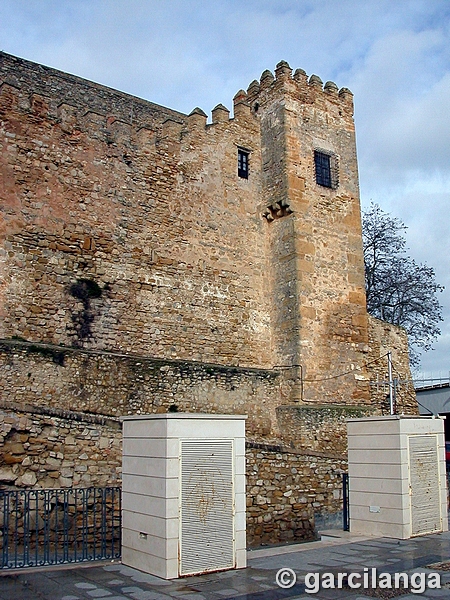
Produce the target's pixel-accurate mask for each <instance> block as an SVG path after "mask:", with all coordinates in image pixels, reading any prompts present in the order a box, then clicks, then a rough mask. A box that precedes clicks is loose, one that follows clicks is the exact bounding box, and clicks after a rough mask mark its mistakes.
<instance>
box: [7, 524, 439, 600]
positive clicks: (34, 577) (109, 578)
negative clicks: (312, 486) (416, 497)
mask: <svg viewBox="0 0 450 600" xmlns="http://www.w3.org/2000/svg"><path fill="white" fill-rule="evenodd" d="M343 535H344V537H339V538H325V539H323V540H322V541H320V542H312V543H307V544H296V545H290V546H282V547H277V548H266V549H261V550H254V551H249V553H248V563H249V566H248V568H247V569H243V570H240V571H225V572H222V573H211V574H207V575H202V576H195V577H188V578H184V579H178V580H175V581H164V580H162V579H158V578H157V577H153V576H151V575H146V574H144V573H141V572H140V571H136V570H134V569H131V568H129V567H125V566H123V565H121V564H120V563H102V564H90V565H87V564H83V565H75V566H71V567H67V566H66V567H64V568H63V567H57V568H48V569H47V568H46V569H44V568H35V569H28V570H27V571H26V572H25V571H21V572H19V570H17V571H15V572H14V573H13V572H7V573H4V572H0V600H92V599H95V598H105V599H107V600H168V599H170V598H177V599H178V600H227V599H228V600H230V599H236V600H278V599H280V600H281V599H282V598H288V599H290V600H295V599H297V598H302V599H306V598H320V599H321V600H325V599H328V600H339V599H341V598H342V599H344V598H345V599H346V598H348V599H350V600H363V599H366V598H367V599H369V598H397V597H400V598H402V600H411V599H412V598H416V599H417V598H427V599H432V598H447V599H450V570H439V571H438V570H436V568H435V567H433V566H432V565H435V564H437V565H438V566H440V567H442V566H443V567H446V568H448V569H450V564H448V563H449V562H450V533H442V534H434V535H429V536H423V537H419V538H414V539H411V540H402V541H398V540H394V539H390V538H361V537H359V538H358V537H355V536H349V535H348V534H347V536H346V537H345V534H343ZM446 562H447V565H445V564H442V563H446ZM281 568H290V569H292V570H293V571H294V572H295V574H296V576H297V583H296V584H295V585H294V586H293V587H291V588H289V589H282V588H280V587H278V586H277V584H276V581H275V577H276V574H277V571H278V570H279V569H281ZM365 568H369V569H371V568H376V569H377V573H378V574H380V573H382V572H387V573H395V572H406V573H408V574H412V573H414V572H421V573H425V574H427V573H432V572H439V573H440V575H441V585H442V588H441V589H428V590H425V591H424V592H423V593H420V594H419V593H411V591H410V592H406V593H405V591H404V590H403V589H402V590H393V591H392V592H390V591H389V593H388V590H372V589H368V590H367V589H359V590H356V589H350V588H348V587H347V588H345V589H320V590H319V591H318V592H317V593H314V594H311V593H306V590H305V576H306V575H307V574H308V573H316V572H317V573H320V574H322V575H323V573H333V574H335V575H336V576H337V574H338V573H342V572H347V573H349V572H359V573H361V574H363V573H364V569H365ZM308 581H309V585H310V589H311V586H312V583H313V582H312V580H311V579H309V580H308ZM354 581H357V580H354ZM361 582H363V579H362V578H361ZM344 583H345V581H344ZM418 583H419V580H417V584H418ZM336 584H337V579H336ZM399 592H401V595H400V594H399Z"/></svg>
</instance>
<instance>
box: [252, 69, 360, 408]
mask: <svg viewBox="0 0 450 600" xmlns="http://www.w3.org/2000/svg"><path fill="white" fill-rule="evenodd" d="M246 102H247V104H248V105H249V106H250V107H251V111H252V113H253V114H254V115H255V116H256V117H257V118H258V120H259V122H260V128H261V162H262V165H261V183H262V205H261V207H260V208H261V214H262V216H263V218H264V220H265V221H266V224H267V251H268V261H269V264H268V269H269V272H270V274H271V290H272V302H271V305H272V309H271V320H272V336H273V337H272V339H273V350H274V355H275V357H276V360H277V361H278V362H279V364H281V365H284V366H287V365H292V367H293V369H292V371H291V372H292V381H293V382H295V385H294V384H293V387H292V393H291V400H296V401H300V402H314V403H328V402H333V403H338V404H341V403H342V404H346V403H353V402H359V403H361V402H362V403H364V402H368V401H369V389H368V381H367V376H366V370H365V366H364V365H365V363H366V361H367V359H366V357H367V351H368V346H367V345H368V324H367V313H366V303H365V292H364V265H363V254H362V241H361V218H360V201H359V186H358V166H357V158H356V142H355V128H354V121H353V95H352V93H351V92H350V90H348V89H346V88H342V89H341V90H338V88H337V86H336V84H335V83H333V82H331V81H328V82H327V83H326V84H325V85H323V83H322V81H321V79H320V78H319V77H318V76H317V75H311V76H310V77H309V78H308V77H307V75H306V73H305V72H304V71H303V70H301V69H297V70H296V71H295V73H294V74H292V69H291V68H290V66H289V65H288V63H286V62H284V61H282V62H280V63H279V64H278V65H277V67H276V70H275V76H273V75H272V73H271V72H270V71H264V73H263V74H262V76H261V79H260V81H259V82H257V81H253V82H252V83H251V84H250V86H249V87H248V90H247V96H246ZM344 373H347V375H343V374H344Z"/></svg>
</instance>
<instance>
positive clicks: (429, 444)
mask: <svg viewBox="0 0 450 600" xmlns="http://www.w3.org/2000/svg"><path fill="white" fill-rule="evenodd" d="M409 478H410V479H409V485H410V491H411V535H422V534H425V533H432V532H434V531H442V515H441V503H440V481H439V461H438V446H437V436H436V435H411V436H409Z"/></svg>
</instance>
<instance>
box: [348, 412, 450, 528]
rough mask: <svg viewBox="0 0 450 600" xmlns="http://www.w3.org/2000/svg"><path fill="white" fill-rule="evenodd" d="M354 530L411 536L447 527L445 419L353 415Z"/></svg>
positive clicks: (350, 455)
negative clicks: (355, 416)
mask: <svg viewBox="0 0 450 600" xmlns="http://www.w3.org/2000/svg"><path fill="white" fill-rule="evenodd" d="M347 423H348V473H349V488H350V493H349V505H350V531H351V532H353V533H364V534H366V535H379V536H387V537H393V538H399V539H407V538H410V537H412V536H416V535H423V534H426V533H432V532H440V531H447V529H448V522H447V487H446V486H447V480H446V470H445V442H444V422H443V420H442V419H441V418H435V417H407V416H399V415H392V416H385V417H367V418H363V419H349V420H348V422H347Z"/></svg>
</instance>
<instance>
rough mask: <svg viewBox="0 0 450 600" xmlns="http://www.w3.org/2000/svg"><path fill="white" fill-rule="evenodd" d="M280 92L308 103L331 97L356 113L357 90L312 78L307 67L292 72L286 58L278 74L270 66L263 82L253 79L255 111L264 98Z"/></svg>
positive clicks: (249, 94) (251, 94)
mask: <svg viewBox="0 0 450 600" xmlns="http://www.w3.org/2000/svg"><path fill="white" fill-rule="evenodd" d="M280 92H288V93H290V94H292V95H293V96H294V97H296V98H298V99H300V100H301V101H303V102H304V103H305V104H314V103H315V102H317V101H324V100H328V101H331V102H333V103H336V104H338V105H339V106H340V108H342V109H344V110H345V111H346V113H347V114H349V115H350V116H353V94H352V92H351V91H350V90H349V89H348V88H345V87H343V88H341V89H339V88H338V86H337V85H336V84H335V83H334V82H333V81H327V82H326V83H325V85H324V84H323V82H322V80H321V79H320V77H318V76H317V75H311V76H310V77H309V78H308V76H307V74H306V72H305V71H304V70H303V69H296V71H295V72H294V74H292V69H291V67H290V66H289V64H288V63H287V62H286V61H284V60H282V61H281V62H279V63H278V64H277V66H276V69H275V76H274V75H273V74H272V73H271V71H268V70H266V71H263V73H262V74H261V77H260V80H259V82H258V81H257V80H256V79H255V80H253V81H252V82H251V83H250V85H249V86H248V88H247V103H248V104H249V106H250V107H251V108H252V110H253V111H257V110H258V108H259V106H260V104H261V103H262V102H267V101H268V100H270V99H271V98H274V97H276V96H277V95H279V94H280Z"/></svg>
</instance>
